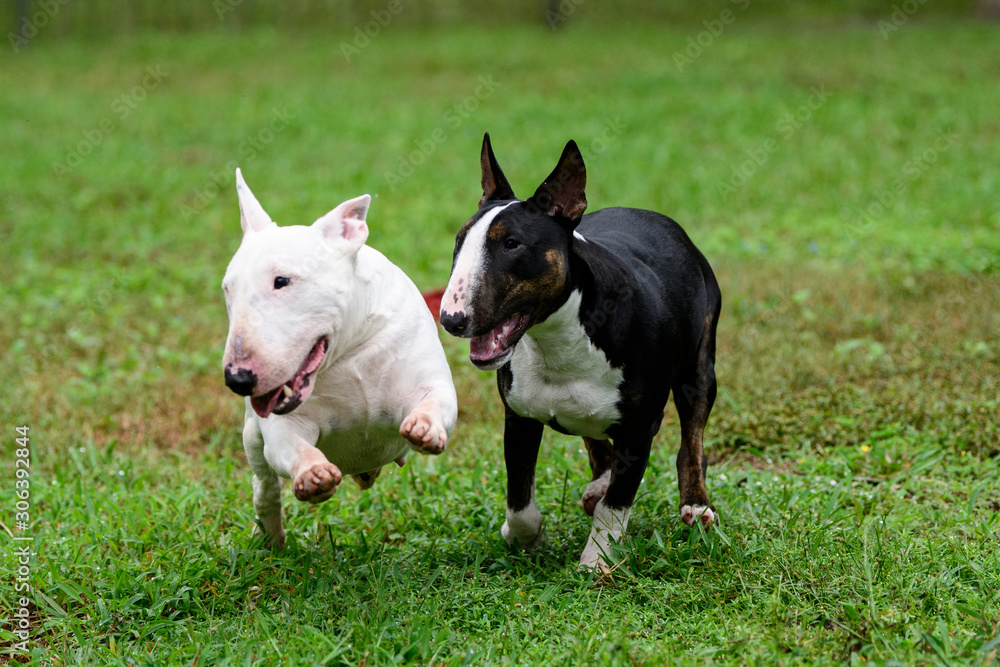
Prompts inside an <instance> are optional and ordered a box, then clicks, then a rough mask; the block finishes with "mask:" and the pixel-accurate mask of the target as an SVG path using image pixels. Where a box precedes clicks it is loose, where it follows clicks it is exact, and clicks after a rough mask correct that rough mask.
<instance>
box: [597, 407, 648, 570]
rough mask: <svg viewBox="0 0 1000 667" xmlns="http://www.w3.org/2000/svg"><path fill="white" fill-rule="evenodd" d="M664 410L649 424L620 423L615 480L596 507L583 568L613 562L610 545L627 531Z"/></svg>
mask: <svg viewBox="0 0 1000 667" xmlns="http://www.w3.org/2000/svg"><path fill="white" fill-rule="evenodd" d="M662 419H663V413H660V416H659V417H658V418H656V419H655V420H653V422H652V423H651V424H648V427H642V428H632V429H626V428H623V427H619V430H618V431H617V432H616V433H615V435H614V436H613V440H614V445H615V449H614V460H613V461H612V462H611V480H610V482H609V483H608V490H607V492H606V493H605V494H604V497H603V498H602V499H601V500H600V501H599V502H598V503H597V505H596V506H595V507H594V526H593V528H592V529H591V531H590V537H589V538H588V540H587V546H586V547H585V548H584V550H583V553H582V554H581V555H580V567H581V568H598V569H599V568H604V567H607V565H608V564H609V563H608V561H607V557H608V555H609V550H608V548H609V546H610V544H611V542H612V541H618V540H620V539H621V538H622V537H623V536H624V535H625V529H626V528H627V527H628V519H629V514H630V513H631V511H632V503H633V502H634V501H635V495H636V493H638V491H639V484H640V483H641V482H642V476H643V474H645V472H646V465H647V464H648V463H649V450H650V447H651V445H652V443H653V436H654V435H655V434H656V432H657V431H658V430H659V428H660V421H661V420H662Z"/></svg>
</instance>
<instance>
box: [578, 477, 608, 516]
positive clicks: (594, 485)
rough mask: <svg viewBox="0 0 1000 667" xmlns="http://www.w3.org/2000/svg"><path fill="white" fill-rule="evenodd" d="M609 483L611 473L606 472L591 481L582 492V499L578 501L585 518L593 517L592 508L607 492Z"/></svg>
mask: <svg viewBox="0 0 1000 667" xmlns="http://www.w3.org/2000/svg"><path fill="white" fill-rule="evenodd" d="M610 483H611V471H610V470H607V471H605V472H604V474H603V475H601V476H600V477H598V478H597V479H595V480H592V481H591V482H590V484H588V485H587V488H586V489H584V490H583V499H582V500H581V501H580V502H581V504H582V505H583V511H584V512H586V513H587V516H594V508H595V507H597V503H599V502H600V501H601V498H603V497H604V494H605V493H607V492H608V484H610Z"/></svg>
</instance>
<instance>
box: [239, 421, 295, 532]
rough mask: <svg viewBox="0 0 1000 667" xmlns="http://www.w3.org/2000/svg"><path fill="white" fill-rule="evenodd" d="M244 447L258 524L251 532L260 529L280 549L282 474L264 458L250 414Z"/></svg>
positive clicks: (245, 427) (244, 432)
mask: <svg viewBox="0 0 1000 667" xmlns="http://www.w3.org/2000/svg"><path fill="white" fill-rule="evenodd" d="M243 450H244V451H245V452H246V454H247V461H248V462H249V463H250V469H251V470H252V471H253V473H254V475H253V509H254V512H256V514H257V519H258V520H259V521H260V525H259V526H258V525H257V524H254V527H253V533H254V534H257V533H258V532H260V528H261V527H262V528H263V530H264V535H265V536H266V538H267V541H268V542H270V544H271V546H272V547H273V548H274V549H276V550H278V551H280V550H282V549H284V548H285V529H284V527H283V526H282V525H281V478H279V477H278V474H277V473H276V472H274V470H272V469H271V466H269V465H268V464H267V461H266V460H265V459H264V437H263V436H262V435H261V433H260V429H258V428H257V422H256V421H255V420H254V418H253V417H249V418H248V419H247V420H246V422H245V423H244V424H243Z"/></svg>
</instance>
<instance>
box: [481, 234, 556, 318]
mask: <svg viewBox="0 0 1000 667" xmlns="http://www.w3.org/2000/svg"><path fill="white" fill-rule="evenodd" d="M545 260H546V263H547V264H548V267H547V268H546V270H545V271H544V272H542V273H541V274H540V275H538V276H535V277H534V278H531V279H529V280H524V279H522V278H518V277H516V276H514V275H511V274H507V275H504V276H502V277H500V279H499V280H498V283H497V289H496V292H495V294H496V296H497V297H498V302H497V304H496V306H495V307H493V308H490V310H492V311H494V312H505V311H506V310H507V308H506V306H507V305H508V304H510V303H512V302H518V301H523V302H526V303H528V304H530V305H531V308H532V309H533V310H534V312H533V315H534V316H535V317H536V318H537V319H536V320H535V321H536V322H540V321H542V320H544V319H545V318H547V317H548V316H549V315H551V314H552V313H553V312H555V310H556V309H557V308H558V306H559V304H558V303H556V301H557V300H558V299H559V297H560V296H561V295H562V293H563V290H564V289H565V286H566V259H565V257H564V255H563V253H561V252H560V251H559V250H557V249H554V248H553V249H550V250H547V251H546V252H545ZM522 312H526V313H530V312H531V311H530V310H525V311H522Z"/></svg>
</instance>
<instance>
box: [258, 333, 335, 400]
mask: <svg viewBox="0 0 1000 667" xmlns="http://www.w3.org/2000/svg"><path fill="white" fill-rule="evenodd" d="M329 346H330V342H329V341H328V340H327V339H326V338H325V337H323V338H320V339H319V340H318V341H316V344H315V345H313V348H312V349H311V350H310V351H309V354H308V355H306V360H305V361H303V362H302V366H300V367H299V370H298V371H297V372H296V373H295V376H294V377H293V378H292V379H291V380H289V381H288V382H286V383H285V384H283V385H281V386H280V387H278V388H277V389H273V390H271V391H269V392H266V393H264V394H260V395H259V396H254V397H252V398H251V399H250V405H251V407H253V411H254V412H256V413H257V415H258V416H259V417H260V418H261V419H266V418H267V417H269V416H270V415H271V414H272V413H273V414H276V415H287V414H288V413H289V412H291V411H292V410H294V409H295V408H297V407H299V406H300V405H302V403H304V402H305V400H306V399H307V398H309V395H310V394H312V390H313V386H314V385H313V383H312V374H313V373H315V372H316V369H317V368H319V365H320V364H321V363H323V358H324V357H325V356H326V350H327V348H328V347H329Z"/></svg>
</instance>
